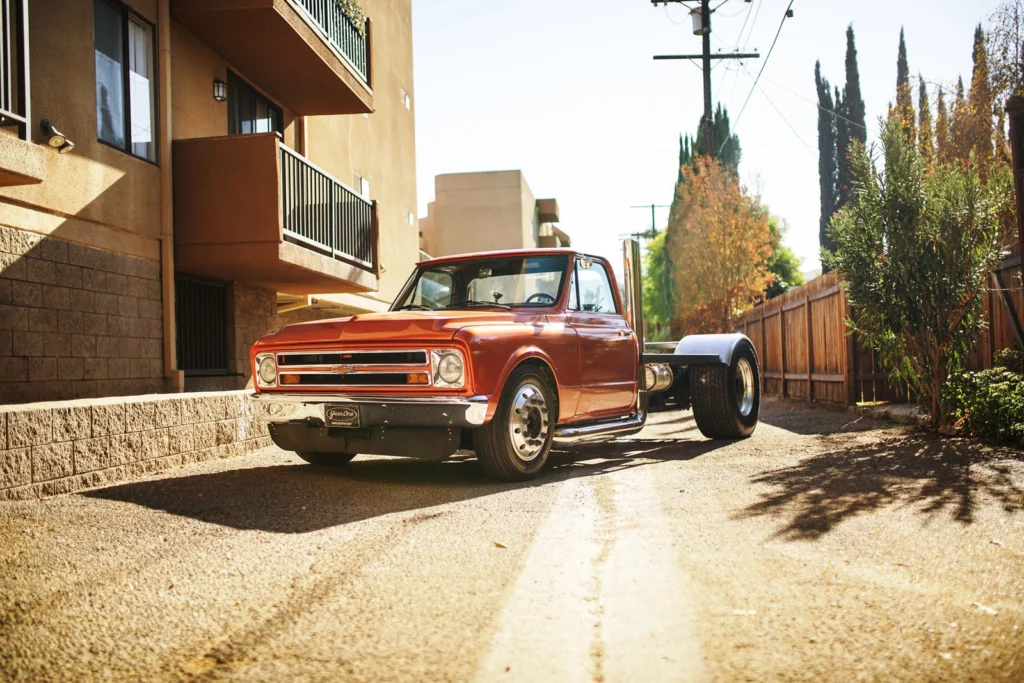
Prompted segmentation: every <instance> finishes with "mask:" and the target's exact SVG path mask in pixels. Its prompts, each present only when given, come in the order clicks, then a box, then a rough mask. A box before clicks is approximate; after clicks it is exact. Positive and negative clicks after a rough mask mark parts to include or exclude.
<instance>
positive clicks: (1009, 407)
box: [942, 350, 1024, 446]
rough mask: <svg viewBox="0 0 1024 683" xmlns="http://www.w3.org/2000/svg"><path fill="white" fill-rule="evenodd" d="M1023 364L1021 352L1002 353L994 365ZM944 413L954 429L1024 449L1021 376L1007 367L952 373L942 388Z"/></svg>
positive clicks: (1023, 402)
mask: <svg viewBox="0 0 1024 683" xmlns="http://www.w3.org/2000/svg"><path fill="white" fill-rule="evenodd" d="M1000 358H1002V359H1003V360H1006V359H1009V360H1012V361H1013V362H1015V363H1020V362H1021V361H1022V360H1024V354H1022V352H1021V351H1015V350H1011V352H1010V353H1005V352H1001V353H1000V354H997V356H996V362H997V363H998V362H1000ZM942 405H943V412H944V413H945V415H946V417H947V419H948V420H949V421H950V423H951V424H952V426H953V428H954V429H955V430H956V431H958V432H961V433H964V434H972V435H974V436H982V437H986V438H990V439H995V440H996V441H999V442H1002V443H1013V444H1015V445H1018V446H1022V445H1024V376H1022V375H1021V374H1020V373H1019V372H1014V371H1012V370H1010V369H1008V368H1006V367H994V368H992V369H991V370H983V371H981V372H955V373H953V374H951V375H950V376H949V379H947V381H946V384H945V386H944V387H943V388H942Z"/></svg>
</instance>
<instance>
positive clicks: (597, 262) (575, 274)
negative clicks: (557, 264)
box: [566, 256, 622, 317]
mask: <svg viewBox="0 0 1024 683" xmlns="http://www.w3.org/2000/svg"><path fill="white" fill-rule="evenodd" d="M583 259H587V260H588V261H590V267H591V268H593V267H594V266H600V267H601V270H602V271H603V272H604V281H605V284H606V285H608V296H609V297H611V300H612V307H613V310H611V311H588V310H585V309H584V308H583V297H582V296H581V295H580V278H579V267H580V261H582V260H583ZM570 279H571V281H572V282H571V284H573V285H575V287H576V303H577V305H578V306H579V308H571V306H572V293H571V292H570V294H569V297H570V298H569V300H568V301H567V302H566V310H569V311H572V312H573V313H584V314H586V315H614V316H620V317H621V316H622V311H621V310H620V302H619V297H618V296H616V295H615V287H614V286H613V285H612V277H611V275H610V274H609V271H608V264H607V263H605V262H604V261H603V260H601V259H596V258H593V257H590V256H577V257H576V259H575V261H574V262H573V266H572V277H571V278H570Z"/></svg>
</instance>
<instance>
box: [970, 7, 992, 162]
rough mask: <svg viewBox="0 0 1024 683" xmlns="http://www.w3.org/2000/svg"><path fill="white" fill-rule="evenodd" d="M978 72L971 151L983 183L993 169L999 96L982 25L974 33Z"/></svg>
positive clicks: (972, 103)
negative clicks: (992, 80)
mask: <svg viewBox="0 0 1024 683" xmlns="http://www.w3.org/2000/svg"><path fill="white" fill-rule="evenodd" d="M971 56H972V59H973V62H974V68H973V69H972V72H971V92H970V96H969V97H968V100H967V102H968V114H967V115H968V118H969V121H970V123H969V125H968V133H969V135H970V137H971V147H970V151H971V152H973V153H974V163H976V164H977V165H978V169H979V171H980V172H981V177H982V178H983V179H985V178H987V177H988V174H989V171H990V169H991V167H992V149H993V148H992V135H993V133H994V127H993V123H992V116H993V114H994V113H995V96H994V95H993V93H992V87H991V83H990V82H989V68H988V49H987V48H986V47H985V31H984V30H983V29H982V28H981V24H978V27H977V28H976V29H975V30H974V50H973V52H972V55H971Z"/></svg>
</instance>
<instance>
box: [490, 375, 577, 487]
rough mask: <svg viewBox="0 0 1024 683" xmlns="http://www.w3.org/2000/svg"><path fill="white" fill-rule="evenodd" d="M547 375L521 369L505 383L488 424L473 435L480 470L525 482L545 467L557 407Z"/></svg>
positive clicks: (496, 476) (499, 476) (556, 417)
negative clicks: (496, 407)
mask: <svg viewBox="0 0 1024 683" xmlns="http://www.w3.org/2000/svg"><path fill="white" fill-rule="evenodd" d="M551 384H552V383H551V381H550V380H549V379H548V376H547V373H545V372H544V371H542V370H540V369H539V368H537V367H534V366H531V365H525V366H520V367H518V368H516V369H515V371H513V372H512V375H511V376H510V377H509V378H508V381H507V382H506V383H505V390H504V391H503V392H502V394H501V400H500V401H499V402H498V409H497V412H495V414H494V417H493V418H492V419H491V421H490V422H489V423H488V424H486V425H484V426H483V427H480V428H478V429H476V430H475V431H474V432H473V447H474V449H475V450H476V457H477V460H479V461H480V467H481V468H482V469H483V471H484V472H485V473H486V474H487V475H489V476H491V477H495V478H498V479H503V480H505V481H524V480H526V479H531V478H533V477H534V476H536V475H537V474H538V473H539V472H540V471H541V470H542V469H544V465H546V464H547V461H548V455H549V454H550V453H551V443H552V438H553V436H554V431H555V421H556V420H557V419H558V404H557V397H556V394H555V392H554V390H553V389H552V388H551Z"/></svg>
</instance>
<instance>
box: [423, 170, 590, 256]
mask: <svg viewBox="0 0 1024 683" xmlns="http://www.w3.org/2000/svg"><path fill="white" fill-rule="evenodd" d="M558 218H559V217H558V202H557V201H556V200H555V199H536V198H535V197H534V194H533V191H531V190H530V186H529V185H528V184H527V182H526V177H525V176H524V175H523V173H522V171H484V172H476V173H448V174H444V175H439V176H437V177H435V178H434V201H433V202H431V203H430V204H428V205H427V215H426V216H425V217H423V218H421V219H420V249H421V250H423V251H424V252H426V253H427V254H429V255H431V256H449V255H452V254H463V253H467V252H473V251H492V250H496V249H529V248H535V247H560V246H561V247H567V246H570V245H571V239H570V238H569V236H568V235H567V234H566V233H565V232H563V231H562V230H560V229H559V228H558V226H557V225H556V223H558Z"/></svg>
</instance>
